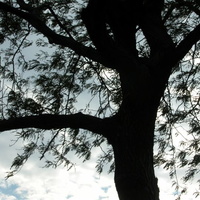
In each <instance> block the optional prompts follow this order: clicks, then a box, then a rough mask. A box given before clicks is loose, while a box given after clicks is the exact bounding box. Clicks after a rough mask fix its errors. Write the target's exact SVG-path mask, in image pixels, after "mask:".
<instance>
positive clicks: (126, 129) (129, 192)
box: [112, 66, 161, 200]
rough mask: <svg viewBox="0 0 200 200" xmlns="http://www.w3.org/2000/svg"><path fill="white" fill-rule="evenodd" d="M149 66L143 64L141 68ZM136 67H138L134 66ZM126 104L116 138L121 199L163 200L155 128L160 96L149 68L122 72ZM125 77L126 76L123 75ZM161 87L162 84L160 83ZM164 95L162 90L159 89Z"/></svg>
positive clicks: (120, 116) (118, 188)
mask: <svg viewBox="0 0 200 200" xmlns="http://www.w3.org/2000/svg"><path fill="white" fill-rule="evenodd" d="M142 67H143V69H145V68H144V66H141V67H140V68H139V69H142ZM132 69H133V70H134V69H135V68H134V67H132ZM120 76H121V85H122V93H123V103H122V105H121V108H120V110H119V113H118V115H117V120H118V121H116V122H115V123H116V124H117V125H118V127H119V128H118V130H117V133H115V137H114V138H113V140H112V146H113V150H114V156H115V184H116V189H117V192H118V195H119V199H120V200H159V189H158V186H157V178H156V177H155V174H154V164H153V145H154V128H155V119H156V114H157V109H158V106H159V101H160V97H161V96H158V95H155V94H156V93H157V94H158V90H156V87H155V83H154V82H155V79H153V77H151V76H150V75H149V73H148V71H145V70H143V71H141V73H137V77H136V76H135V75H134V72H133V71H132V72H130V71H129V72H128V71H127V72H123V73H120ZM123 77H124V78H123ZM159 89H160V85H159ZM159 94H161V92H159Z"/></svg>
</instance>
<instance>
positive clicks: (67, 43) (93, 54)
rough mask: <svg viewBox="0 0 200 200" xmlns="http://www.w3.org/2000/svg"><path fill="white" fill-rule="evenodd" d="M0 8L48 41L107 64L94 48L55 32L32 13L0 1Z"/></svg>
mask: <svg viewBox="0 0 200 200" xmlns="http://www.w3.org/2000/svg"><path fill="white" fill-rule="evenodd" d="M0 10H3V11H5V12H10V13H12V14H15V15H17V16H18V17H20V18H23V19H25V20H26V21H28V22H29V23H30V24H31V25H32V26H33V27H34V28H36V29H37V30H38V31H39V32H41V33H42V34H43V35H44V36H46V37H47V38H48V40H49V42H50V43H55V44H58V45H61V46H63V47H68V48H70V49H72V50H73V51H75V52H76V53H77V54H79V55H82V56H84V57H88V58H89V59H92V60H93V61H96V62H99V63H101V64H103V65H105V66H106V65H107V63H106V62H105V60H104V59H103V58H102V57H101V56H100V55H99V53H98V52H97V51H96V50H95V49H93V48H91V47H86V46H84V45H82V44H81V43H79V42H77V41H75V40H73V39H72V38H70V37H65V36H62V35H59V34H57V33H55V32H54V31H53V30H51V29H50V28H49V27H48V26H47V25H46V24H45V23H44V22H43V21H42V20H40V18H38V17H37V16H35V15H34V14H31V13H27V12H24V11H21V10H19V9H17V8H14V7H11V6H9V5H7V4H5V3H2V2H0Z"/></svg>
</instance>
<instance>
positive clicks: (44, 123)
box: [0, 113, 108, 136]
mask: <svg viewBox="0 0 200 200" xmlns="http://www.w3.org/2000/svg"><path fill="white" fill-rule="evenodd" d="M104 121H105V120H104V119H100V118H97V117H93V116H90V115H84V114H82V113H77V114H71V115H51V114H43V115H38V116H26V117H19V118H13V119H8V120H1V121H0V131H1V132H2V131H8V130H14V129H22V128H39V129H45V130H50V129H60V128H74V129H78V128H82V129H86V130H89V131H92V132H94V133H98V134H102V135H104V136H105V132H106V131H105V130H107V129H108V127H107V126H106V125H105V123H104Z"/></svg>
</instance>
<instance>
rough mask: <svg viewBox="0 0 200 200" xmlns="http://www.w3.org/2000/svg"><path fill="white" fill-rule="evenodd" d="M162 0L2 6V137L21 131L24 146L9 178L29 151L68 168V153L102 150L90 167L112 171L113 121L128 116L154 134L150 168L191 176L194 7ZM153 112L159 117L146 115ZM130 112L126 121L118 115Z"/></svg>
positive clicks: (199, 116)
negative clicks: (7, 132)
mask: <svg viewBox="0 0 200 200" xmlns="http://www.w3.org/2000/svg"><path fill="white" fill-rule="evenodd" d="M88 3H89V4H88ZM120 3H121V4H120ZM126 3H127V4H126ZM162 3H163V2H162V0H161V1H159V0H158V1H156V0H154V1H148V0H147V1H142V4H141V1H136V2H135V3H130V1H128V0H127V1H120V0H118V1H116V2H115V1H113V0H110V1H107V3H106V1H99V0H90V1H89V0H67V1H66V0H55V1H49V0H38V1H24V0H9V1H8V0H2V1H0V19H1V20H0V43H1V46H0V74H1V81H0V87H1V88H0V95H1V97H0V98H1V105H0V117H1V121H0V131H7V130H16V129H19V130H18V131H17V140H20V139H22V140H26V141H28V142H27V145H26V146H24V147H23V150H24V152H23V153H22V154H21V155H18V156H17V157H16V158H15V160H14V161H13V164H12V169H13V170H12V171H11V172H10V173H9V174H8V177H10V176H12V175H14V174H15V173H16V172H17V171H18V170H19V169H20V167H21V166H22V165H24V164H25V162H26V161H27V159H28V158H29V157H30V156H31V155H32V154H33V153H34V152H35V151H38V152H39V153H40V154H41V159H45V160H46V167H57V166H58V165H61V164H63V165H66V166H67V167H68V168H71V167H72V166H73V161H71V160H69V159H68V153H74V154H75V155H77V156H78V157H80V158H82V159H83V161H86V160H89V159H90V156H91V153H92V149H93V148H94V147H101V145H103V146H104V147H105V149H104V151H102V155H101V156H100V157H99V158H98V159H97V171H98V172H102V170H103V166H104V164H105V163H110V170H109V172H112V171H115V165H116V164H117V163H116V162H114V154H113V147H114V148H115V146H116V144H115V143H114V141H115V139H114V136H113V135H115V133H118V131H119V127H118V126H117V125H116V122H121V121H122V122H123V121H126V122H127V121H128V119H129V118H130V116H132V111H133V110H134V111H135V110H136V113H137V115H136V116H134V117H133V121H134V120H135V121H136V122H137V120H140V121H142V119H143V118H145V120H146V121H147V120H148V119H150V122H149V124H150V123H152V124H153V125H152V126H153V127H151V128H152V129H154V128H155V129H154V130H155V134H154V136H153V142H154V161H153V164H154V166H162V167H164V168H165V169H167V170H169V174H170V176H171V178H172V179H173V181H174V185H175V186H177V188H178V187H179V183H178V181H177V169H178V168H183V169H184V170H185V175H184V177H182V178H183V180H184V181H188V180H191V179H192V178H194V177H196V175H197V174H198V173H199V170H200V108H199V102H200V42H199V40H200V1H198V0H165V1H164V4H163V5H162V6H161V4H162ZM129 4H130V5H129ZM132 4H134V5H132ZM119 5H122V6H119ZM124 12H126V13H127V14H124ZM88 16H89V17H88ZM91 16H94V18H92V17H91ZM118 26H119V27H118ZM133 35H134V37H133ZM130 65H133V66H134V67H132V68H131V69H130V68H129V67H130ZM122 66H128V67H124V68H123V67H122ZM149 77H150V78H149ZM148 83H150V85H151V89H148V88H147V86H148ZM138 85H139V86H138ZM154 89H155V90H154ZM154 91H155V92H154ZM129 93H131V95H129ZM154 97H156V99H155V101H154ZM151 99H153V100H152V101H151ZM131 102H132V103H131ZM146 102H149V103H146ZM131 104H134V106H131ZM157 104H159V105H157ZM150 106H152V107H153V109H154V110H155V111H156V113H155V114H156V120H154V119H153V118H151V117H150V118H148V117H149V116H148V112H151V109H150V110H149V108H150ZM132 107H134V108H132ZM137 107H138V108H137ZM136 108H137V109H136ZM129 110H130V113H131V114H130V115H124V114H123V112H124V113H126V114H127V112H128V111H129ZM155 111H153V112H155ZM146 112H147V114H146ZM155 114H154V115H155ZM154 115H153V116H154ZM122 116H123V117H122ZM125 116H126V117H127V119H125ZM144 116H145V117H144ZM146 116H147V117H146ZM121 118H123V119H121ZM135 118H137V120H136V119H135ZM154 121H155V123H154ZM131 123H132V121H131V122H130V124H131ZM144 126H145V125H144ZM149 126H151V125H149ZM154 126H155V127H154ZM123 128H124V125H123ZM140 128H141V127H140ZM151 128H150V129H151ZM138 130H139V128H138ZM145 131H147V130H145ZM124 137H126V135H124ZM147 138H150V136H147ZM134 139H138V141H141V138H140V137H139V136H138V137H135V138H134ZM123 142H124V143H123ZM126 142H127V141H125V140H124V141H122V145H125V143H126ZM142 142H144V143H143V145H145V144H146V143H147V142H148V139H145V140H144V141H141V143H142ZM137 148H139V147H137ZM149 148H152V145H150V146H149ZM116 149H117V148H116ZM115 153H116V155H118V154H117V151H116V152H115ZM47 155H51V156H47ZM48 158H49V159H48ZM150 160H151V159H150ZM149 162H150V161H149ZM158 179H159V177H158ZM198 181H200V180H198ZM185 191H186V190H185V188H183V190H182V192H185ZM118 192H119V191H118ZM194 192H195V191H194ZM198 195H199V192H195V196H198ZM120 199H121V200H122V199H123V198H122V197H120ZM152 199H153V198H152ZM123 200H124V199H123ZM142 200H143V199H142ZM154 200H158V199H156V198H154Z"/></svg>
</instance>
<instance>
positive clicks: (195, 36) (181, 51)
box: [173, 24, 200, 64]
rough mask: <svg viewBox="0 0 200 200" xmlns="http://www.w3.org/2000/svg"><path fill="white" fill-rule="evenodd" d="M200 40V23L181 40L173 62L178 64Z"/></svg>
mask: <svg viewBox="0 0 200 200" xmlns="http://www.w3.org/2000/svg"><path fill="white" fill-rule="evenodd" d="M199 40H200V24H199V25H198V26H197V27H196V28H195V29H194V30H193V31H191V32H190V33H189V34H188V35H187V36H186V37H185V39H184V40H182V41H181V42H180V44H179V45H178V46H177V48H176V50H175V52H174V59H175V60H173V62H174V64H176V63H177V62H178V61H179V60H181V59H183V57H184V56H185V55H186V54H187V53H188V51H189V50H190V49H191V48H192V46H193V45H194V44H195V43H196V42H198V41H199Z"/></svg>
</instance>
